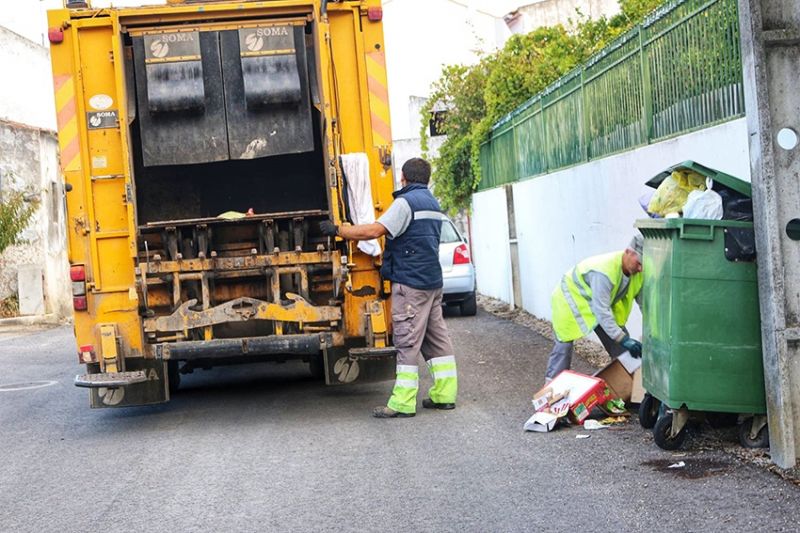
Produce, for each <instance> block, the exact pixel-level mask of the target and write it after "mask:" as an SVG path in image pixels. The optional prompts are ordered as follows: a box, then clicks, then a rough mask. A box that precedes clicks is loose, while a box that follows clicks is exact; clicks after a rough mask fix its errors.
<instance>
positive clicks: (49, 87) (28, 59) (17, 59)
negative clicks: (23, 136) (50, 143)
mask: <svg viewBox="0 0 800 533" xmlns="http://www.w3.org/2000/svg"><path fill="white" fill-rule="evenodd" d="M0 72H2V73H3V77H4V81H3V83H0V119H1V120H8V121H12V122H18V123H20V124H26V125H28V126H34V127H36V128H41V129H45V130H49V131H55V129H56V112H55V104H54V103H53V75H52V72H51V69H50V53H49V52H48V49H47V48H45V47H44V46H41V45H40V44H36V43H35V42H33V41H31V40H29V39H27V38H23V37H21V36H20V35H17V34H16V33H14V32H12V31H10V30H8V29H6V28H3V27H0Z"/></svg>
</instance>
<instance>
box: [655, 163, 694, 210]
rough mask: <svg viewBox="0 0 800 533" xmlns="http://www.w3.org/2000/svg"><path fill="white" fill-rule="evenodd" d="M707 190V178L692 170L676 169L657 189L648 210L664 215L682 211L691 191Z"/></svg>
mask: <svg viewBox="0 0 800 533" xmlns="http://www.w3.org/2000/svg"><path fill="white" fill-rule="evenodd" d="M704 190H706V178H705V177H704V176H703V175H701V174H698V173H697V172H694V171H691V170H675V171H673V172H672V174H671V175H670V176H667V177H666V178H665V179H664V181H662V182H661V185H659V186H658V189H656V192H655V194H653V197H652V198H651V199H650V203H649V204H648V205H647V211H648V212H650V213H653V214H654V215H659V216H662V217H665V216H667V215H668V214H670V213H680V212H681V211H682V210H683V206H684V205H685V204H686V200H688V199H689V193H690V192H692V191H704Z"/></svg>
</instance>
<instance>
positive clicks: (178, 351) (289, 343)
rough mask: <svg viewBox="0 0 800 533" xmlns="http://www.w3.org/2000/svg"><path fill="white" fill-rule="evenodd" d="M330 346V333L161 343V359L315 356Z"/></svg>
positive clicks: (331, 341) (188, 359)
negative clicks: (285, 355)
mask: <svg viewBox="0 0 800 533" xmlns="http://www.w3.org/2000/svg"><path fill="white" fill-rule="evenodd" d="M332 344H333V339H332V337H331V335H330V334H325V333H323V334H311V335H267V336H264V337H245V338H239V339H214V340H210V341H184V342H169V343H163V344H161V346H160V351H161V357H162V358H163V359H165V360H169V359H179V360H182V361H193V360H197V359H205V360H208V359H227V358H232V357H241V356H243V355H250V356H252V355H284V354H287V355H315V354H318V353H319V352H320V351H321V350H322V348H323V347H325V346H330V345H332Z"/></svg>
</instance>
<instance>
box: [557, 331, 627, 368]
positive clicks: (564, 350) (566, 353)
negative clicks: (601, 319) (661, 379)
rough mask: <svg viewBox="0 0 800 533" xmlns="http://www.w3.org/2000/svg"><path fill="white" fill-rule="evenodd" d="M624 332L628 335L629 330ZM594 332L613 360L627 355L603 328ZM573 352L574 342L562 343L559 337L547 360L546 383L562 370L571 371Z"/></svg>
mask: <svg viewBox="0 0 800 533" xmlns="http://www.w3.org/2000/svg"><path fill="white" fill-rule="evenodd" d="M622 330H623V331H624V332H625V334H626V335H627V333H628V330H626V329H625V328H622ZM594 332H595V333H596V334H597V336H598V337H600V342H602V343H603V348H605V349H606V351H607V352H608V355H610V356H611V358H612V359H614V358H616V357H619V356H620V355H622V354H623V353H625V348H623V347H622V345H620V344H619V343H618V342H617V341H615V340H614V339H612V338H611V337H609V336H608V334H607V333H606V332H605V330H604V329H603V328H601V327H600V326H597V327H596V328H594ZM554 336H555V334H554ZM573 351H574V350H573V342H572V341H570V342H561V341H559V340H558V337H556V342H555V345H554V346H553V351H551V352H550V358H549V359H548V360H547V372H546V373H545V375H544V378H545V380H546V381H550V380H551V379H553V378H554V377H556V376H557V375H558V374H559V373H560V372H561V371H562V370H569V368H570V366H572V352H573Z"/></svg>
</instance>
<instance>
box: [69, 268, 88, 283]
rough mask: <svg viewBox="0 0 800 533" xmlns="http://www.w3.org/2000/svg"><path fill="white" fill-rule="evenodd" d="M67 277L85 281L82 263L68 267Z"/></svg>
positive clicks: (84, 270)
mask: <svg viewBox="0 0 800 533" xmlns="http://www.w3.org/2000/svg"><path fill="white" fill-rule="evenodd" d="M69 279H71V280H72V281H86V267H85V266H83V265H74V266H71V267H69Z"/></svg>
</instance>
